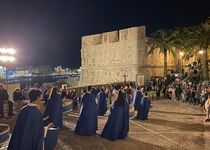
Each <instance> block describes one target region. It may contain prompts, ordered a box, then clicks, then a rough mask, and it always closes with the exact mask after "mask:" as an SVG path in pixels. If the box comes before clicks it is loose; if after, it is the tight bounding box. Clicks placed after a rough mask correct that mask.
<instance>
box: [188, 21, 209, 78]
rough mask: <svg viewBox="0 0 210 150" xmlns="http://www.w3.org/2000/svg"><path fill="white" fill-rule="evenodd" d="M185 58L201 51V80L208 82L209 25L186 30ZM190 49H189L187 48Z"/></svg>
mask: <svg viewBox="0 0 210 150" xmlns="http://www.w3.org/2000/svg"><path fill="white" fill-rule="evenodd" d="M186 37H187V38H186V40H185V42H186V46H187V47H188V48H186V56H191V55H193V54H195V53H197V52H198V51H199V50H203V52H204V54H203V57H202V61H203V79H204V80H208V79H209V75H208V48H209V46H210V24H208V23H207V22H206V23H201V25H199V26H193V27H189V28H188V35H187V36H186ZM189 47H191V48H189Z"/></svg>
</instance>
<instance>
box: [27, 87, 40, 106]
mask: <svg viewBox="0 0 210 150" xmlns="http://www.w3.org/2000/svg"><path fill="white" fill-rule="evenodd" d="M41 95H42V93H41V91H40V90H38V89H31V90H30V91H29V94H28V96H29V99H30V102H31V103H36V104H40V103H41V99H42V98H41Z"/></svg>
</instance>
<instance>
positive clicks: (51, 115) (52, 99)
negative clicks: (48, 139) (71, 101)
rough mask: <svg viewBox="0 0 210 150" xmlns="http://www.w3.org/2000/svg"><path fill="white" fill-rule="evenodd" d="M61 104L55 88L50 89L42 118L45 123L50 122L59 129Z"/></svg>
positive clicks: (61, 117) (60, 126)
mask: <svg viewBox="0 0 210 150" xmlns="http://www.w3.org/2000/svg"><path fill="white" fill-rule="evenodd" d="M62 102H63V101H62V97H61V96H60V95H59V94H58V89H57V88H56V87H54V88H52V89H51V92H50V94H49V98H48V103H47V107H46V109H45V113H44V116H43V117H44V119H45V122H46V123H49V122H52V123H53V124H54V126H55V127H58V128H59V129H60V128H62V126H63V113H62Z"/></svg>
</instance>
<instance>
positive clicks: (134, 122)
mask: <svg viewBox="0 0 210 150" xmlns="http://www.w3.org/2000/svg"><path fill="white" fill-rule="evenodd" d="M130 122H131V123H133V124H135V125H137V126H139V127H141V128H143V129H145V130H148V131H150V132H151V133H153V134H155V135H158V136H160V137H162V138H164V139H166V140H168V141H170V142H172V143H174V144H176V145H178V146H180V147H182V148H183V149H186V148H185V147H184V146H182V145H180V144H179V143H177V142H175V141H174V140H171V139H169V138H167V137H166V136H164V135H161V134H159V133H157V132H155V131H153V130H151V129H149V128H146V127H144V126H142V125H140V124H138V123H137V122H136V121H133V120H130Z"/></svg>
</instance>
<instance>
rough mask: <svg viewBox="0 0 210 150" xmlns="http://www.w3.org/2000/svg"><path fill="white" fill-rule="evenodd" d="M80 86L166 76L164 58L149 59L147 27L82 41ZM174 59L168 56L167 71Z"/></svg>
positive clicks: (155, 54)
mask: <svg viewBox="0 0 210 150" xmlns="http://www.w3.org/2000/svg"><path fill="white" fill-rule="evenodd" d="M81 61H82V62H81V77H80V86H87V85H100V84H109V83H113V82H124V81H125V79H126V81H131V82H134V81H136V76H137V75H144V76H145V77H146V78H147V77H150V76H162V75H163V55H162V54H160V53H159V52H156V53H154V54H152V55H149V56H147V46H146V29H145V26H140V27H132V28H128V29H123V30H119V31H112V32H106V33H101V34H95V35H89V36H84V37H82V45H81ZM173 66H174V59H173V57H172V56H171V55H170V54H169V55H168V68H173Z"/></svg>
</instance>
